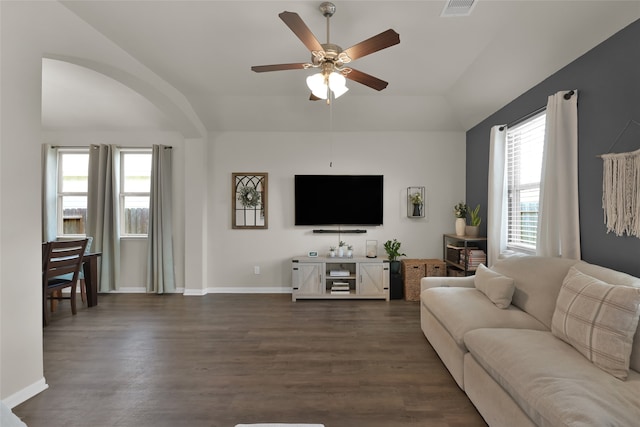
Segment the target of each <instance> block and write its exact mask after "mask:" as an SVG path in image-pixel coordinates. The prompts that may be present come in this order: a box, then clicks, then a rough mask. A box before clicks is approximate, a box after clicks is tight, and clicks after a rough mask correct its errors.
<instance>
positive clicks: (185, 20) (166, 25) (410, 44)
mask: <svg viewBox="0 0 640 427" xmlns="http://www.w3.org/2000/svg"><path fill="white" fill-rule="evenodd" d="M62 3H63V4H64V5H65V6H66V7H67V8H68V9H69V10H71V11H72V12H73V13H75V14H76V15H77V16H79V17H80V18H81V19H82V20H84V21H86V22H87V23H88V24H89V25H91V26H92V27H93V28H95V29H96V30H97V31H99V32H100V33H102V34H103V35H104V36H106V37H107V38H109V39H111V40H112V41H113V42H115V43H116V44H117V45H119V46H120V47H121V48H122V49H124V50H125V51H127V52H128V53H129V54H130V55H132V56H133V57H135V58H136V59H137V60H139V61H140V62H141V63H143V64H144V65H146V66H147V67H148V68H150V69H151V70H153V71H154V72H155V73H157V74H158V75H159V76H160V77H162V78H163V79H164V80H166V81H167V82H168V83H169V84H171V85H173V86H174V87H175V88H176V89H177V90H178V91H180V92H181V93H182V94H183V95H184V96H185V97H186V98H187V99H188V101H189V102H190V103H191V105H192V107H193V108H194V110H195V112H196V113H197V114H198V116H199V118H200V120H201V121H202V122H203V123H204V125H205V126H206V128H207V129H208V130H209V131H214V132H215V131H323V130H328V128H329V126H331V129H333V130H336V131H466V130H468V129H470V128H471V127H473V126H474V125H476V124H477V123H479V122H480V121H481V120H483V119H485V118H486V117H487V116H489V115H490V114H492V113H493V112H495V111H496V110H498V109H499V108H501V107H502V106H504V105H506V104H507V103H508V102H510V101H511V100H513V99H514V98H516V97H518V96H519V95H520V94H522V93H523V92H525V91H526V90H528V89H529V88H531V87H532V86H534V85H536V84H537V83H539V82H541V81H542V80H544V79H545V78H546V77H548V76H550V75H551V74H553V73H554V72H556V71H557V70H559V69H561V68H562V67H564V66H565V65H567V64H568V63H570V62H571V61H573V60H575V59H576V58H578V57H579V56H581V55H582V54H584V53H586V52H587V51H588V50H590V49H591V48H593V47H595V46H596V45H597V44H599V43H601V42H602V41H604V40H606V39H607V38H608V37H610V36H612V35H613V34H615V33H616V32H618V31H619V30H621V29H622V28H624V27H625V26H627V25H629V24H630V23H632V22H633V21H635V20H637V19H639V18H640V0H627V1H613V0H602V1H597V0H587V1H581V0H569V1H559V0H558V1H516V0H514V1H506V0H502V1H490V0H477V2H476V5H475V7H474V8H473V10H472V13H471V15H470V16H464V17H446V18H445V17H441V16H440V15H441V12H442V10H443V7H444V5H445V3H446V1H445V0H431V1H429V0H427V1H340V0H335V1H334V2H333V3H334V4H335V5H336V8H337V11H336V13H335V15H334V16H333V18H331V42H332V43H336V44H339V45H340V46H341V47H342V48H344V49H346V48H347V47H349V46H351V45H353V44H356V43H358V42H360V41H362V40H364V39H366V38H369V37H371V36H373V35H376V34H378V33H380V32H382V31H385V30H387V29H389V28H393V29H394V30H395V31H397V32H398V33H399V34H400V40H401V42H400V44H399V45H396V46H393V47H391V48H388V49H385V50H382V51H380V52H377V53H374V54H371V55H369V56H366V57H364V58H360V59H358V60H356V61H354V62H353V63H352V64H351V65H352V66H353V67H354V68H357V69H358V70H360V71H364V72H366V73H369V74H371V75H374V76H376V77H378V78H381V79H383V80H386V81H388V82H389V86H388V87H387V88H386V89H384V90H383V91H381V92H377V91H375V90H372V89H370V88H368V87H366V86H363V85H360V84H358V83H355V82H353V81H347V86H348V87H349V89H350V90H349V92H347V94H345V95H344V96H342V97H341V98H339V99H337V100H336V101H334V103H333V104H332V106H331V108H329V107H327V105H326V104H325V103H323V102H322V101H315V102H311V101H309V100H308V98H309V90H308V89H307V87H306V84H305V78H306V76H307V75H309V74H311V73H312V72H313V71H310V70H291V71H277V72H270V73H260V74H258V73H254V72H252V71H251V70H250V67H251V66H252V65H267V64H279V63H290V62H306V61H309V60H310V54H309V51H308V50H307V49H306V48H305V46H304V45H303V44H302V42H301V41H300V40H299V39H298V38H297V37H296V36H295V35H294V34H293V33H292V32H291V30H290V29H289V28H288V27H287V26H286V25H285V24H284V23H283V22H282V21H281V20H280V19H279V18H278V14H279V13H280V12H282V11H285V10H286V11H291V12H296V13H298V14H299V15H300V17H301V18H302V19H303V20H304V22H305V23H306V24H307V26H308V27H309V28H310V29H311V31H312V32H313V33H314V34H315V36H316V37H317V38H318V40H319V41H320V42H321V43H324V42H325V41H326V40H325V39H326V20H325V18H324V17H323V16H322V14H321V13H320V11H319V9H318V7H319V5H320V3H321V2H320V1H242V0H235V1H213V0H200V1H154V0H146V1H63V2H62ZM45 62H46V65H45V66H44V67H43V70H44V73H43V126H44V127H45V128H52V129H55V128H66V127H71V128H83V127H89V126H90V127H93V128H118V127H120V128H136V127H137V128H154V127H155V128H158V129H168V128H171V123H169V122H167V120H166V118H164V117H162V115H161V114H160V113H159V112H158V111H155V110H154V108H153V106H151V104H150V103H148V101H146V100H144V99H143V98H141V97H139V98H138V95H136V94H131V93H127V91H126V90H122V89H123V87H122V88H120V87H118V85H119V83H117V82H113V81H111V82H109V81H108V78H106V77H104V76H100V77H98V76H92V75H91V72H88V71H87V70H82V69H81V67H77V66H74V65H70V64H60V63H58V61H45ZM88 87H92V88H93V89H92V90H88ZM60 88H64V90H60ZM578 89H579V88H578ZM110 105H112V107H109V106H110ZM115 105H119V107H117V108H114V107H115ZM109 111H111V113H110V112H109ZM329 122H330V124H329Z"/></svg>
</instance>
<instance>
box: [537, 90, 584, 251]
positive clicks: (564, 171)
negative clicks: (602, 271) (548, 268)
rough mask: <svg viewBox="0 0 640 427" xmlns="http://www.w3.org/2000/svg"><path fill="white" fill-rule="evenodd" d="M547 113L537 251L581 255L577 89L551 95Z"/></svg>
mask: <svg viewBox="0 0 640 427" xmlns="http://www.w3.org/2000/svg"><path fill="white" fill-rule="evenodd" d="M546 116H547V118H546V121H547V123H546V130H545V140H544V148H543V152H542V176H541V180H540V207H539V214H538V238H537V244H536V254H537V255H540V256H551V257H562V258H569V259H580V221H579V219H580V212H579V206H578V94H577V91H575V90H574V91H570V92H567V91H563V92H558V93H556V94H554V95H551V96H550V97H549V100H548V102H547V113H546Z"/></svg>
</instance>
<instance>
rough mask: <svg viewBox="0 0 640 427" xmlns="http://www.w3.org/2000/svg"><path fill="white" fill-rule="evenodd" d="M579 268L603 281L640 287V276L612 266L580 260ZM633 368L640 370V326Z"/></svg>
mask: <svg viewBox="0 0 640 427" xmlns="http://www.w3.org/2000/svg"><path fill="white" fill-rule="evenodd" d="M575 267H576V269H577V270H579V271H581V272H583V273H584V274H588V275H589V276H593V277H595V278H596V279H600V280H602V281H603V282H607V283H611V284H612V285H623V286H633V287H635V288H640V278H638V277H634V276H631V275H629V274H626V273H622V272H620V271H615V270H611V269H610V268H605V267H601V266H599V265H595V264H589V263H587V262H584V261H580V262H579V263H577V264H575ZM629 367H630V368H631V369H634V370H636V371H638V372H640V328H638V329H637V330H636V335H635V336H634V337H633V347H632V350H631V363H630V364H629Z"/></svg>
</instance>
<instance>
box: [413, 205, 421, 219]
mask: <svg viewBox="0 0 640 427" xmlns="http://www.w3.org/2000/svg"><path fill="white" fill-rule="evenodd" d="M421 207H422V205H421V204H419V203H415V204H414V205H413V216H422V212H421V209H420V208H421Z"/></svg>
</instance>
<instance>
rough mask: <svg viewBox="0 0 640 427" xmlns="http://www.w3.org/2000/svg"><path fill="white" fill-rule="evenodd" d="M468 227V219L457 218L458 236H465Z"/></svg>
mask: <svg viewBox="0 0 640 427" xmlns="http://www.w3.org/2000/svg"><path fill="white" fill-rule="evenodd" d="M466 228H467V221H466V220H465V219H464V218H456V236H464V235H465V232H466Z"/></svg>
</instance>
